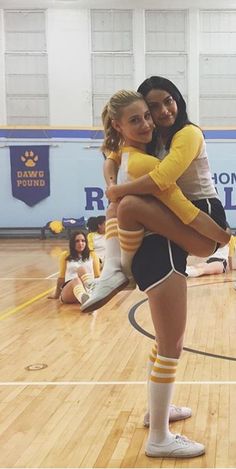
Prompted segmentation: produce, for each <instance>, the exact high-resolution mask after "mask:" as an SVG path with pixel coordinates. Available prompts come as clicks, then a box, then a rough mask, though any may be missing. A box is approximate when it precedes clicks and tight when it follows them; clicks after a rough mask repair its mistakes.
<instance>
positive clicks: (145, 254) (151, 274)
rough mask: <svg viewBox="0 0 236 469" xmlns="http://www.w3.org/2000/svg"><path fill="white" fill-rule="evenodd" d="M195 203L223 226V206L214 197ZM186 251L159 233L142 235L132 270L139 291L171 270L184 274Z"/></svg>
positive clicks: (151, 285) (161, 278) (224, 218)
mask: <svg viewBox="0 0 236 469" xmlns="http://www.w3.org/2000/svg"><path fill="white" fill-rule="evenodd" d="M192 202H193V204H194V205H196V207H198V208H200V210H202V211H203V212H205V213H207V214H208V215H210V216H211V218H212V219H213V220H214V221H215V222H216V223H218V225H220V226H221V227H222V228H223V229H226V217H225V211H224V208H223V206H222V204H221V202H220V200H219V199H217V198H212V199H203V200H196V201H192ZM218 247H219V245H217V246H216V249H218ZM187 256H188V253H187V252H186V251H184V250H183V249H181V248H180V247H179V246H177V244H175V243H173V242H172V241H169V240H168V239H166V238H164V237H163V236H160V235H158V234H150V235H148V236H145V237H144V239H143V242H142V244H141V246H140V248H139V249H138V251H137V252H136V254H135V256H134V259H133V263H132V273H133V276H134V279H135V281H136V283H137V285H138V286H139V288H140V290H141V291H148V290H149V289H151V288H153V287H154V286H156V285H158V284H159V283H161V282H163V280H165V279H166V278H167V277H168V276H169V275H170V274H171V273H172V272H177V273H179V274H181V275H184V276H186V273H185V270H186V262H187Z"/></svg>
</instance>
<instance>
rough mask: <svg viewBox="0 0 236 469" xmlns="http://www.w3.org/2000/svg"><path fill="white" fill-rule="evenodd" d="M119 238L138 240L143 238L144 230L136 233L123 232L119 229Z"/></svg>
mask: <svg viewBox="0 0 236 469" xmlns="http://www.w3.org/2000/svg"><path fill="white" fill-rule="evenodd" d="M118 232H119V236H120V237H121V238H122V237H123V238H133V237H134V238H137V237H140V236H143V233H144V229H143V228H142V229H141V230H136V231H127V230H123V229H122V228H120V227H118Z"/></svg>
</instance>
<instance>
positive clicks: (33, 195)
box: [10, 145, 50, 207]
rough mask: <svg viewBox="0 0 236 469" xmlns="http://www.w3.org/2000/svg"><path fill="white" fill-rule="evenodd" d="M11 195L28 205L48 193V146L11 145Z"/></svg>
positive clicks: (31, 205) (34, 203) (33, 203)
mask: <svg viewBox="0 0 236 469" xmlns="http://www.w3.org/2000/svg"><path fill="white" fill-rule="evenodd" d="M10 159H11V184H12V195H13V197H15V198H16V199H19V200H22V201H23V202H25V203H26V204H27V205H29V206H30V207H33V205H36V204H37V203H38V202H40V201H41V200H43V199H45V198H46V197H48V196H49V195H50V177H49V146H48V145H38V146H31V145H30V146H27V147H26V146H11V147H10Z"/></svg>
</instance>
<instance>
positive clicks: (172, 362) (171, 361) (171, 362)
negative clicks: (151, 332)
mask: <svg viewBox="0 0 236 469" xmlns="http://www.w3.org/2000/svg"><path fill="white" fill-rule="evenodd" d="M163 358H164V360H163ZM156 361H157V363H158V364H160V365H163V366H177V365H178V360H175V359H173V358H172V359H171V358H165V357H161V356H160V355H157V359H156Z"/></svg>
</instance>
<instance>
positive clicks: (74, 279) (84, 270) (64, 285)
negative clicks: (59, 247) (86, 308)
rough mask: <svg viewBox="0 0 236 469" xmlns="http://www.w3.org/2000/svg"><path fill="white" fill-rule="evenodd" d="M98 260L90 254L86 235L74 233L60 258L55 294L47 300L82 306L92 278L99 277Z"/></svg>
mask: <svg viewBox="0 0 236 469" xmlns="http://www.w3.org/2000/svg"><path fill="white" fill-rule="evenodd" d="M99 275H100V266H99V258H98V256H97V255H96V253H95V252H93V253H90V250H89V247H88V240H87V235H86V234H85V233H84V232H83V231H76V232H74V233H73V234H72V236H71V238H70V241H69V251H64V252H63V253H62V254H61V257H60V270H59V276H58V279H57V286H56V290H55V293H54V294H53V295H51V296H49V297H48V298H51V299H57V298H59V299H60V301H61V303H80V304H82V303H83V302H84V301H86V300H87V299H88V298H89V294H88V293H89V291H90V289H91V287H92V285H93V282H94V278H95V277H99Z"/></svg>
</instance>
